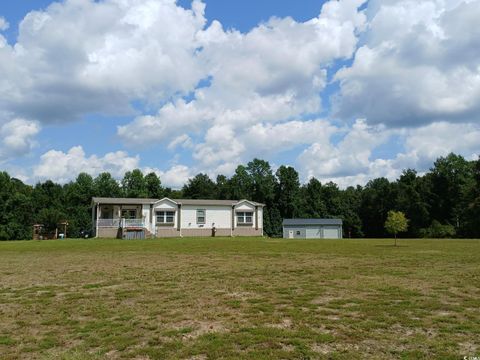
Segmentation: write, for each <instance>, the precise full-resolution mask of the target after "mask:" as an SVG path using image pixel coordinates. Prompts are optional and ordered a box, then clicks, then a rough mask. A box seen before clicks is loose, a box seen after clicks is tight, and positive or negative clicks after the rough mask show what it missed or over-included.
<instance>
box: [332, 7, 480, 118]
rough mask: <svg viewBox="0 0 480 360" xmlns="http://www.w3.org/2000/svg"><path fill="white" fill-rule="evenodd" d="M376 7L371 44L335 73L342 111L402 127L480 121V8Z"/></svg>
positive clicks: (338, 109) (337, 102)
mask: <svg viewBox="0 0 480 360" xmlns="http://www.w3.org/2000/svg"><path fill="white" fill-rule="evenodd" d="M369 7H371V10H370V16H371V21H370V22H369V25H368V29H369V30H368V32H367V34H366V36H365V38H366V42H365V45H363V46H362V47H361V48H360V49H359V50H358V51H357V53H356V55H355V61H354V63H353V65H352V66H351V67H349V68H344V69H343V70H341V71H339V72H338V73H337V75H336V79H338V80H339V81H340V85H341V91H340V94H339V96H337V97H336V99H335V105H336V106H335V107H336V113H337V114H338V115H339V116H341V117H343V118H350V117H365V118H367V120H368V122H369V123H371V124H378V123H383V124H387V125H389V126H397V127H402V126H411V125H414V126H418V125H422V124H428V123H432V122H435V121H451V122H469V121H473V120H476V119H478V118H479V116H480V60H479V59H480V29H479V28H478V26H477V22H478V21H477V19H478V17H479V16H480V2H479V1H459V0H457V1H455V2H449V1H443V0H429V1H410V0H403V1H400V0H398V1H379V0H375V1H371V2H370V3H369ZM374 9H375V10H376V11H375V12H373V10H374Z"/></svg>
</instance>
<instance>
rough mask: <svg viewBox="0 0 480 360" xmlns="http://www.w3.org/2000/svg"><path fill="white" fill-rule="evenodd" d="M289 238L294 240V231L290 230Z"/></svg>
mask: <svg viewBox="0 0 480 360" xmlns="http://www.w3.org/2000/svg"><path fill="white" fill-rule="evenodd" d="M288 238H289V239H293V230H288Z"/></svg>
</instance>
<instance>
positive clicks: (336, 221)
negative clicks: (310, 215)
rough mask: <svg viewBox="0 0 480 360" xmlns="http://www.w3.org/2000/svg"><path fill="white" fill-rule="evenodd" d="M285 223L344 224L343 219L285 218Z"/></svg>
mask: <svg viewBox="0 0 480 360" xmlns="http://www.w3.org/2000/svg"><path fill="white" fill-rule="evenodd" d="M283 225H287V226H288V225H342V219H283Z"/></svg>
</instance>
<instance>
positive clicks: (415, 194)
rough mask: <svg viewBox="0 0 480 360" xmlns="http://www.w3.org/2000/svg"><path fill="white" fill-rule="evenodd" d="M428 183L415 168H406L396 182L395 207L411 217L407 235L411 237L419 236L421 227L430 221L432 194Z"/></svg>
mask: <svg viewBox="0 0 480 360" xmlns="http://www.w3.org/2000/svg"><path fill="white" fill-rule="evenodd" d="M426 184H427V183H426V182H425V181H424V179H423V178H421V177H419V176H418V175H417V172H416V171H415V170H413V169H407V170H404V171H403V173H402V175H401V176H400V178H399V179H398V181H397V182H396V187H397V189H396V195H397V198H396V201H395V208H396V210H399V211H402V212H403V213H405V216H406V217H407V218H408V219H409V223H408V233H407V235H408V236H410V237H417V236H419V232H420V229H422V228H424V227H426V226H428V224H429V223H430V212H429V203H428V199H429V198H430V195H429V188H428V186H425V185H426Z"/></svg>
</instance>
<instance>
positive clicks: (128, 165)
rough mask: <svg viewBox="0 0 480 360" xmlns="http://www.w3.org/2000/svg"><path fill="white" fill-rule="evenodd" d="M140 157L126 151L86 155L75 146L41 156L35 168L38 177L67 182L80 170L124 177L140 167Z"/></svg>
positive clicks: (51, 151) (93, 174)
mask: <svg viewBox="0 0 480 360" xmlns="http://www.w3.org/2000/svg"><path fill="white" fill-rule="evenodd" d="M139 163H140V158H139V157H138V156H135V157H132V156H129V155H128V154H127V153H126V152H124V151H117V152H110V153H107V154H105V155H104V156H103V157H98V156H97V155H91V156H86V154H85V151H84V150H83V148H82V147H81V146H74V147H72V148H71V149H70V150H68V151H67V152H66V153H65V152H63V151H57V150H50V151H48V152H46V153H45V154H43V155H42V156H41V157H40V163H39V164H38V165H36V166H35V167H34V169H33V175H34V177H35V178H37V179H43V180H45V179H50V180H53V181H57V182H59V183H65V182H68V181H70V180H73V179H75V178H76V176H77V175H78V174H79V173H80V172H86V173H87V174H90V175H92V176H96V175H98V174H100V173H101V172H104V171H108V172H110V173H111V174H112V176H114V177H116V178H121V177H123V175H124V173H125V172H127V171H130V170H132V169H135V168H138V167H139Z"/></svg>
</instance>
